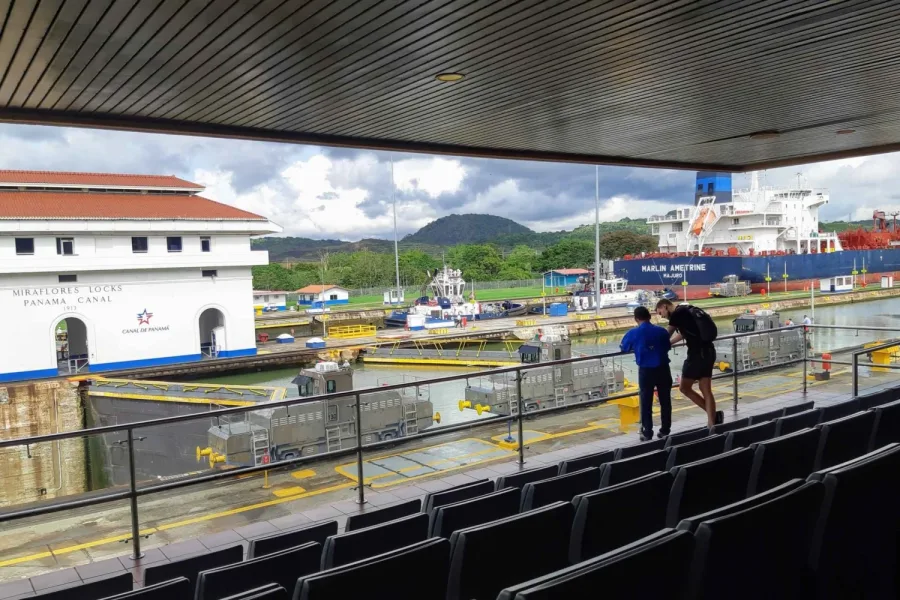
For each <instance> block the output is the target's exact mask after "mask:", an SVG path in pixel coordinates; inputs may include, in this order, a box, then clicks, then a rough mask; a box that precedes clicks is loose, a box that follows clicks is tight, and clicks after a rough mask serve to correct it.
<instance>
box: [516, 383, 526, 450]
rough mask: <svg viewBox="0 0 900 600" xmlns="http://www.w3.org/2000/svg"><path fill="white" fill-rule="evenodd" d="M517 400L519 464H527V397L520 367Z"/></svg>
mask: <svg viewBox="0 0 900 600" xmlns="http://www.w3.org/2000/svg"><path fill="white" fill-rule="evenodd" d="M516 401H517V402H518V403H519V415H518V417H519V418H518V422H519V423H518V426H519V466H521V465H524V464H525V433H524V430H525V426H524V424H523V421H524V419H525V414H524V413H525V399H524V398H522V370H521V369H519V370H517V371H516Z"/></svg>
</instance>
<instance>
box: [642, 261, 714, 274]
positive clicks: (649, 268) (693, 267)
mask: <svg viewBox="0 0 900 600" xmlns="http://www.w3.org/2000/svg"><path fill="white" fill-rule="evenodd" d="M705 270H706V263H696V264H695V263H690V264H681V265H666V264H662V265H641V272H642V273H665V272H667V271H682V272H684V271H705Z"/></svg>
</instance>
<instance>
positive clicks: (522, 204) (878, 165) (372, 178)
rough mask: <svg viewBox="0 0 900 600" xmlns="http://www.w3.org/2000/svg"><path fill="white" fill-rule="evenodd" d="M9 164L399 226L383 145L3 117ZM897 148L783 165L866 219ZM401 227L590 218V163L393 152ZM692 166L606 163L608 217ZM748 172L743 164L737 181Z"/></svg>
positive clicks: (898, 162) (839, 211)
mask: <svg viewBox="0 0 900 600" xmlns="http://www.w3.org/2000/svg"><path fill="white" fill-rule="evenodd" d="M0 164H2V165H3V168H7V169H35V170H70V171H95V172H116V173H154V174H174V175H178V176H180V177H183V178H185V179H188V180H191V181H195V182H198V183H201V184H204V185H206V186H207V191H206V193H205V195H206V196H207V197H210V198H213V199H215V200H219V201H221V202H226V203H228V204H233V205H235V206H238V207H241V208H244V209H247V210H251V211H254V212H257V213H260V214H263V215H265V216H267V217H269V218H270V219H271V220H273V221H275V222H276V223H278V224H280V225H281V226H282V227H284V232H285V235H297V236H303V237H311V238H339V239H345V240H358V239H360V238H364V237H385V238H391V237H393V233H392V227H393V221H392V212H391V171H390V155H389V154H388V153H386V152H371V151H362V150H350V149H337V148H319V147H314V146H300V145H290V144H276V143H263V142H247V141H235V140H220V139H212V138H198V137H185V136H169V135H153V134H143V133H126V132H114V131H99V130H90V129H74V128H60V127H38V126H25V125H22V126H19V125H0ZM898 166H900V153H895V154H883V155H879V156H872V157H868V158H858V159H847V160H840V161H832V162H827V163H817V164H811V165H807V166H804V167H802V168H798V167H792V168H786V169H776V170H772V171H768V172H766V173H765V174H764V176H763V177H764V180H765V181H766V183H768V184H771V185H777V184H784V183H787V182H789V181H791V180H792V179H794V180H796V177H797V173H798V172H800V173H802V174H803V176H804V177H806V178H807V180H808V181H809V183H810V184H811V185H813V186H816V187H826V188H829V189H830V191H831V204H830V205H829V206H827V207H826V208H825V209H823V210H822V212H821V213H820V217H821V218H823V219H824V220H833V219H839V218H840V219H845V218H847V216H848V215H852V216H853V218H854V219H868V218H870V217H871V216H872V211H873V209H875V208H880V209H883V210H891V209H894V210H897V209H900V169H898V168H897V167H898ZM394 180H395V181H396V187H397V203H398V227H399V230H400V234H401V236H402V235H404V234H407V233H412V232H414V231H416V230H417V229H418V228H419V227H422V226H423V225H425V224H427V223H428V222H430V221H432V220H434V219H436V218H438V217H441V216H445V215H448V214H451V213H457V214H461V213H490V214H494V215H499V216H503V217H507V218H510V219H513V220H515V221H518V222H519V223H522V224H523V225H526V226H528V227H530V228H532V229H534V230H537V231H555V230H559V229H571V228H573V227H575V226H577V225H580V224H584V223H592V222H593V218H594V216H593V211H594V168H593V167H592V166H589V165H570V164H554V163H540V162H522V161H505V160H487V159H472V158H453V157H438V156H428V155H416V154H395V155H394ZM693 183H694V173H693V172H687V171H668V170H661V169H637V168H623V167H601V168H600V197H601V202H602V212H601V218H602V219H603V220H617V219H620V218H622V217H626V216H628V217H632V218H641V217H646V216H649V215H652V214H659V213H662V212H665V211H666V210H668V209H670V208H671V207H673V206H676V205H679V204H690V203H691V202H692V201H693V199H692V193H693ZM748 183H749V180H748V178H747V176H746V175H735V183H734V185H735V186H736V187H744V186H745V185H747V184H748Z"/></svg>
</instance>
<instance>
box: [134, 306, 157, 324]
mask: <svg viewBox="0 0 900 600" xmlns="http://www.w3.org/2000/svg"><path fill="white" fill-rule="evenodd" d="M152 316H153V313H152V312H147V309H146V308H145V309H144V312H142V313H138V315H137V318H138V325H149V324H150V317H152Z"/></svg>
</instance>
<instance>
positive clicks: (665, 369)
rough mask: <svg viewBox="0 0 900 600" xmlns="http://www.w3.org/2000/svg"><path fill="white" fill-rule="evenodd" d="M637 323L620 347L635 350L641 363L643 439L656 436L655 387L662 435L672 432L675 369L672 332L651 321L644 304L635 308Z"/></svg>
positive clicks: (639, 363) (636, 360) (629, 350)
mask: <svg viewBox="0 0 900 600" xmlns="http://www.w3.org/2000/svg"><path fill="white" fill-rule="evenodd" d="M634 320H635V322H636V323H637V327H635V328H634V329H631V330H629V331H628V332H627V333H626V334H625V336H624V337H623V338H622V343H621V344H620V345H619V347H620V348H621V349H622V352H634V360H635V362H636V363H637V366H638V388H639V392H638V397H639V398H640V402H641V432H640V436H641V441H642V442H647V441H650V440H652V439H653V391H654V389H655V390H656V393H657V394H658V397H659V409H660V421H661V426H660V429H659V437H661V438H662V437H665V436H667V435H669V430H670V429H671V427H672V372H671V370H670V369H669V349H670V348H671V347H672V346H671V344H670V342H669V332H668V331H666V330H665V329H664V328H662V327H660V326H659V325H654V324H653V323H651V322H650V311H649V310H647V308H646V307H644V306H638V307H637V308H635V309H634Z"/></svg>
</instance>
